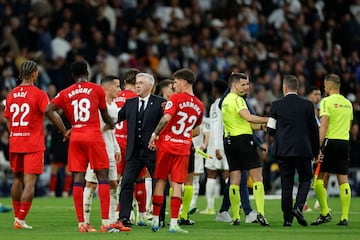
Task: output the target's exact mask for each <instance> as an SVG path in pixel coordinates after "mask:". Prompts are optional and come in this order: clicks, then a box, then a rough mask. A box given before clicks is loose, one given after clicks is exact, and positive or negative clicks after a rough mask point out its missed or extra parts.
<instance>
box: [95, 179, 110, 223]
mask: <svg viewBox="0 0 360 240" xmlns="http://www.w3.org/2000/svg"><path fill="white" fill-rule="evenodd" d="M98 187H99V189H98V192H99V198H100V207H101V219H109V207H110V187H109V183H108V182H107V181H104V182H101V181H99V184H98Z"/></svg>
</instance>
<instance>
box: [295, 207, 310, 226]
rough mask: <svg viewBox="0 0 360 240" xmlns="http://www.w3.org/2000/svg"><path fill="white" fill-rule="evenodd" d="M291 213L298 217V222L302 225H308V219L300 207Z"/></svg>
mask: <svg viewBox="0 0 360 240" xmlns="http://www.w3.org/2000/svg"><path fill="white" fill-rule="evenodd" d="M291 214H292V215H293V216H294V217H296V219H297V222H298V223H299V224H300V225H301V226H304V227H306V226H307V225H308V223H307V221H306V219H305V218H304V216H303V215H302V213H301V211H300V210H299V209H298V208H294V209H293V210H291Z"/></svg>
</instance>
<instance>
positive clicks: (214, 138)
mask: <svg viewBox="0 0 360 240" xmlns="http://www.w3.org/2000/svg"><path fill="white" fill-rule="evenodd" d="M219 102H220V98H218V99H216V100H215V102H214V103H213V104H211V107H210V113H209V114H210V139H209V145H208V148H212V149H224V145H223V136H224V123H223V120H222V115H221V109H220V108H219Z"/></svg>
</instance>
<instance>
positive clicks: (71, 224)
mask: <svg viewBox="0 0 360 240" xmlns="http://www.w3.org/2000/svg"><path fill="white" fill-rule="evenodd" d="M0 201H1V202H2V203H3V204H4V205H11V199H9V198H5V199H4V198H3V199H0ZM314 202H315V199H313V198H311V199H309V200H308V204H309V206H310V207H312V206H313V205H314ZM220 203H221V198H218V199H217V200H216V206H217V207H219V206H220ZM205 206H206V199H205V197H199V200H198V208H199V209H200V210H202V209H204V208H205ZM252 206H253V207H254V206H255V202H254V200H252ZM329 207H331V209H332V216H333V221H332V222H330V223H326V224H323V225H320V226H309V227H302V226H300V225H299V224H298V223H297V222H296V220H294V222H293V226H292V227H289V228H285V227H283V226H282V223H283V220H282V212H281V208H280V200H265V215H266V217H267V218H268V220H269V222H270V226H269V227H262V226H260V225H259V224H245V223H244V221H243V220H244V219H245V217H244V215H243V214H242V216H241V217H242V222H241V224H240V226H231V225H229V224H228V223H218V222H215V221H214V219H215V215H201V214H199V213H195V214H194V215H191V219H193V220H195V221H196V224H195V225H193V226H185V227H184V229H187V230H188V231H189V232H190V233H189V234H186V235H182V234H172V233H169V232H168V229H167V228H163V229H160V231H159V232H157V233H153V232H152V231H151V230H150V227H138V226H134V227H133V230H132V231H131V232H121V233H78V232H77V223H76V216H75V210H74V206H73V200H72V198H67V199H66V198H46V197H44V198H35V199H34V201H33V205H32V207H31V210H30V213H29V215H28V217H27V219H26V221H27V223H28V224H29V225H31V226H33V228H34V229H33V230H14V229H13V221H14V220H13V219H14V218H13V213H12V212H11V213H0V240H23V239H24V240H25V239H26V240H32V239H33V240H51V239H55V240H67V239H74V240H92V239H96V240H101V239H106V240H110V239H126V240H132V239H139V240H146V239H156V240H162V239H171V240H177V239H188V240H190V239H191V240H193V239H204V240H211V239H214V240H232V239H237V240H238V239H241V240H245V239H251V240H271V239H274V240H279V239H291V240H297V239H299V240H300V239H301V240H312V239H314V240H332V239H336V240H340V239H344V240H352V239H360V198H352V200H351V208H350V216H349V218H350V219H349V224H350V225H349V226H348V227H340V226H336V223H337V222H338V221H339V218H340V200H339V198H337V197H332V198H330V199H329ZM318 215H319V211H318V210H312V211H311V212H305V213H304V216H305V218H306V219H307V220H308V222H309V223H310V222H311V221H313V220H314V219H315V218H316V217H317V216H318ZM166 218H167V220H168V219H169V215H167V216H166ZM91 219H92V225H93V226H94V227H95V228H97V229H99V227H100V210H99V200H98V199H95V200H94V203H93V211H92V215H91Z"/></svg>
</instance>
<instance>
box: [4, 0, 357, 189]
mask: <svg viewBox="0 0 360 240" xmlns="http://www.w3.org/2000/svg"><path fill="white" fill-rule="evenodd" d="M0 16H1V17H0V29H1V38H0V72H1V75H0V98H1V100H3V99H5V98H6V96H7V94H8V92H9V91H10V90H11V89H13V88H14V87H15V86H16V85H17V79H16V77H17V76H18V75H19V74H18V73H19V67H20V65H21V64H22V63H23V62H24V61H25V60H34V61H36V62H37V63H38V64H39V66H40V73H39V79H38V81H37V85H38V87H40V88H41V89H43V90H45V91H46V92H47V93H48V95H49V98H50V99H52V98H53V97H54V96H55V95H56V93H57V92H58V91H60V90H63V89H64V88H66V87H68V86H69V85H71V84H72V82H71V76H70V64H71V63H72V62H74V61H76V60H82V59H84V60H86V61H87V62H88V63H89V64H90V66H91V81H92V82H95V83H100V79H101V78H102V77H103V76H105V75H116V76H119V77H120V78H121V79H123V74H124V73H125V72H126V71H127V70H128V69H129V68H137V69H139V70H140V71H142V72H148V73H151V74H153V75H154V76H155V78H156V80H157V82H160V81H161V80H163V79H166V78H169V77H170V76H171V74H172V73H174V72H175V71H176V70H178V69H180V68H184V67H186V68H190V69H191V70H192V71H193V72H194V73H196V82H195V85H194V92H195V94H196V95H197V96H198V97H199V98H200V99H201V101H202V102H203V103H204V105H205V109H206V111H208V110H209V108H210V104H211V103H212V102H213V101H214V99H212V97H211V90H212V86H213V82H214V81H215V80H218V79H224V80H226V79H228V77H229V75H230V74H231V73H232V72H243V73H246V74H248V75H249V76H250V78H251V89H250V94H249V95H248V99H249V101H250V103H251V105H252V106H253V107H254V109H255V111H256V113H257V114H258V115H261V116H266V115H267V114H268V111H269V109H270V104H271V102H272V101H274V100H276V99H279V98H280V97H282V91H281V80H282V77H283V76H284V75H286V74H293V75H295V76H296V77H297V78H298V79H299V80H300V83H301V84H300V90H299V94H300V95H303V96H306V93H307V91H308V90H309V89H310V87H312V86H317V87H319V88H320V89H321V90H322V92H323V80H324V76H325V75H326V74H328V73H336V74H338V75H340V76H341V81H342V82H341V87H342V88H341V93H342V94H343V95H344V96H346V97H347V98H348V99H349V100H350V101H351V102H352V104H353V108H354V111H355V114H354V121H353V125H352V128H351V140H350V142H351V146H352V147H351V166H352V167H360V147H359V146H360V139H359V137H360V133H359V122H360V59H359V54H360V0H353V1H339V0H327V1H321V0H272V1H268V0H253V1H250V0H232V1H226V0H219V1H214V0H184V1H179V0H168V1H166V0H164V1H149V0H137V1H132V0H123V1H119V0H113V1H111V0H84V1H80V0H32V1H30V0H17V1H16V0H11V1H1V0H0ZM0 123H1V125H0V136H1V149H2V151H3V153H4V158H5V159H8V155H7V148H8V144H7V142H8V135H9V132H8V130H7V128H6V122H5V120H4V118H3V111H1V115H0ZM47 124H48V123H47ZM49 129H50V128H49ZM49 132H50V131H49ZM259 137H263V135H260V136H259ZM263 140H265V141H268V139H263ZM46 143H48V144H50V141H47V142H46ZM269 143H270V142H269ZM48 147H49V148H50V146H49V145H48ZM47 153H48V152H47ZM47 156H48V158H46V161H47V163H49V161H50V160H49V154H47ZM0 158H2V155H0ZM263 160H264V161H265V165H266V164H268V165H269V167H268V169H269V171H270V165H271V163H272V162H273V161H275V160H273V159H272V158H271V151H270V155H269V156H263ZM2 162H3V161H2ZM5 165H6V164H5ZM1 166H2V169H3V168H6V166H3V165H1ZM265 169H267V168H266V167H265V166H264V170H265ZM265 172H266V171H265ZM264 174H265V173H264ZM270 176H271V175H270V174H269V176H268V177H265V178H264V179H265V189H266V191H267V192H270V191H271V182H272V180H271V177H270ZM2 189H5V188H4V187H2ZM3 194H4V193H3Z"/></svg>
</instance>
